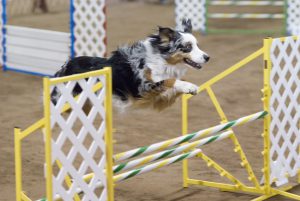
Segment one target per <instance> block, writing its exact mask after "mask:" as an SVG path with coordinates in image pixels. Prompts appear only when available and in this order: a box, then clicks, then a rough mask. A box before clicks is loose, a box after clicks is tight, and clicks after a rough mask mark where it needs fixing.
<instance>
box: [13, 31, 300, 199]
mask: <svg viewBox="0 0 300 201" xmlns="http://www.w3.org/2000/svg"><path fill="white" fill-rule="evenodd" d="M299 47H300V38H299V37H287V38H277V39H272V38H267V39H265V40H264V46H263V47H262V48H261V49H259V50H258V51H256V52H254V53H253V54H251V55H250V56H249V57H247V58H245V59H244V60H242V61H240V62H238V63H237V64H235V65H234V66H232V67H230V68H228V69H227V70H225V71H224V72H223V73H221V74H219V75H217V76H216V77H214V78H212V79H211V80H209V81H207V82H206V83H204V84H203V85H201V86H200V87H199V91H198V92H199V93H201V92H202V91H206V92H207V93H208V95H209V96H210V98H211V99H212V102H213V103H214V105H215V107H216V109H217V111H218V113H219V115H220V117H221V119H222V122H223V123H222V124H220V125H217V126H214V127H211V128H208V129H204V130H200V131H198V132H195V133H191V134H187V129H188V128H187V122H188V100H189V99H190V98H192V95H184V96H183V102H182V111H183V112H182V121H183V127H182V132H183V134H186V135H184V136H182V137H177V138H174V139H171V140H167V141H163V142H159V143H156V144H152V145H149V146H144V147H140V148H137V149H133V150H130V151H127V152H124V153H120V154H116V155H113V143H112V116H111V107H112V106H111V71H110V69H109V68H107V69H104V70H100V71H95V72H90V73H86V74H80V75H74V76H70V77H63V78H55V79H48V78H45V79H44V102H45V104H44V108H45V117H44V118H43V119H41V120H40V121H38V122H36V123H35V124H33V125H32V126H30V127H29V128H27V129H25V130H23V131H21V130H20V129H16V130H15V143H16V147H15V148H16V149H15V154H16V181H17V182H16V188H17V191H16V192H17V200H18V201H19V200H31V199H30V198H29V197H28V196H27V195H26V194H25V189H23V187H22V166H21V159H22V156H21V143H22V140H23V139H24V138H26V137H27V136H29V135H30V134H31V133H33V132H34V131H36V130H38V129H43V130H44V132H45V139H46V145H45V149H46V157H45V158H46V167H47V169H46V183H47V187H46V188H47V195H46V198H44V199H43V200H50V201H51V200H57V199H63V200H73V199H74V200H76V201H77V200H85V199H88V200H102V201H104V200H109V201H113V200H114V187H113V185H114V183H117V182H121V181H124V180H127V179H129V178H132V177H134V176H137V175H140V174H143V173H146V172H149V171H152V170H155V169H159V168H161V167H164V166H167V165H170V164H173V163H175V162H179V161H182V160H183V161H184V162H183V185H184V187H188V186H189V185H203V186H209V187H215V188H218V189H222V190H226V191H238V192H245V193H255V194H258V195H261V197H259V198H256V199H254V200H256V201H257V200H265V199H267V198H269V197H272V196H275V195H278V194H280V195H283V196H286V197H289V198H292V199H295V200H299V199H300V196H299V195H295V194H292V193H289V192H287V190H290V189H291V188H292V187H289V188H282V187H281V186H282V185H283V184H289V180H288V178H289V177H294V176H297V175H298V174H299V172H298V171H299V168H300V163H299V162H298V161H299V160H298V159H299V152H298V147H299V141H298V140H297V139H295V137H294V136H295V135H296V134H297V132H298V131H299V125H297V123H296V124H295V122H299V119H300V115H299V114H300V113H299V108H300V101H299V99H297V98H298V97H299V96H300V90H299V89H300V86H299V84H300V82H299V77H297V75H298V74H299V72H300V61H299V59H300V54H299V51H298V50H299ZM260 56H263V57H264V86H263V89H262V92H263V94H264V95H263V99H262V100H263V103H264V108H263V111H262V112H258V113H255V114H252V115H249V116H246V117H242V118H240V119H237V120H235V121H230V122H228V120H227V117H226V115H225V113H224V111H223V110H222V107H221V105H220V104H219V102H218V100H217V98H216V96H215V94H214V92H213V90H212V85H214V84H215V83H217V82H219V81H221V80H222V79H223V78H224V77H226V76H228V75H230V74H232V73H233V72H235V71H237V70H238V69H240V68H242V67H243V66H245V64H247V63H249V62H250V61H252V60H254V59H256V58H258V57H260ZM283 60H284V62H282V61H283ZM289 73H290V74H291V75H292V76H286V75H287V74H289ZM294 75H295V76H294ZM287 79H288V80H287ZM76 84H79V85H80V87H81V88H82V89H83V91H82V93H81V94H80V95H79V96H78V97H73V95H72V90H73V88H74V87H75V85H76ZM294 85H296V87H295V86H294ZM281 86H284V87H285V88H286V92H284V93H280V92H279V90H278V89H279V88H280V87H281ZM54 89H56V90H59V91H60V92H61V96H60V98H59V100H58V102H57V104H55V105H54V104H53V103H51V101H50V96H51V92H52V91H53V90H54ZM86 100H90V101H91V103H92V108H91V110H90V111H89V113H88V114H86V113H84V112H83V111H82V109H81V107H82V106H83V105H84V103H85V102H86ZM276 101H277V102H279V106H275V102H276ZM69 109H71V111H70V114H69V115H67V117H65V116H64V111H66V110H69ZM294 109H295V110H296V111H298V112H296V113H295V112H293V111H294ZM281 112H284V114H285V115H286V118H285V119H281V118H280V117H279V116H280V113H281ZM98 115H100V116H101V117H102V121H101V122H100V124H99V123H95V119H97V116H98ZM78 119H79V120H80V122H81V123H80V125H81V126H80V128H79V132H75V131H74V130H73V129H72V128H73V126H74V125H75V124H76V122H77V120H78ZM256 119H264V131H263V135H262V136H263V141H264V150H263V151H262V154H263V158H264V166H263V168H262V170H263V173H264V182H263V184H260V183H259V182H258V179H257V177H256V176H255V174H254V172H253V170H252V167H251V165H250V163H249V161H248V160H247V157H246V154H245V153H244V151H243V149H242V147H241V146H240V144H239V141H238V139H237V137H236V134H235V133H234V131H233V130H232V128H233V127H235V126H238V125H241V124H244V123H248V122H251V121H254V120H256ZM287 124H290V125H291V126H290V128H289V129H288V130H284V129H286V125H287ZM274 125H277V127H279V129H275V126H274ZM58 128H59V129H58ZM214 134H215V135H214ZM286 134H287V135H286ZM87 136H90V137H92V138H93V142H92V143H91V144H89V145H88V147H86V145H85V143H84V142H85V138H86V137H87ZM203 137H204V138H203ZM240 137H242V136H240ZM226 138H229V139H231V140H232V141H233V144H234V145H235V146H234V147H235V149H234V151H235V152H236V153H238V154H239V155H240V157H241V165H242V166H243V167H244V168H245V169H246V170H247V172H248V174H249V175H248V178H249V180H250V181H252V183H253V186H248V185H246V184H244V183H243V182H242V181H241V180H239V179H238V178H236V177H235V176H234V175H233V174H231V173H230V172H228V171H227V170H226V169H225V168H223V167H222V166H221V165H219V164H218V163H217V162H215V161H214V160H212V159H211V158H209V157H208V156H207V155H205V153H203V151H202V150H201V149H199V148H200V147H201V146H203V145H206V144H209V143H212V142H215V141H219V140H222V139H226ZM279 138H284V139H285V142H286V143H287V144H281V143H280V142H279ZM193 140H196V141H194V142H190V141H193ZM68 141H69V142H70V143H71V144H72V146H71V148H70V149H69V150H68V152H67V153H65V150H63V149H64V148H65V145H66V142H68ZM176 146H177V147H176ZM287 149H288V150H289V151H288V154H287V155H286V153H287V152H286V150H287ZM98 150H101V153H102V155H101V156H100V157H99V156H98V157H96V158H97V159H95V154H96V153H97V151H98ZM153 152H157V153H154V154H152V155H148V154H151V153H153ZM78 156H81V158H83V160H82V161H81V163H80V164H79V165H77V166H76V164H73V161H74V160H75V159H76V158H77V157H78ZM139 156H141V158H138V159H133V158H135V157H139ZM194 156H198V157H200V158H202V159H203V160H204V161H205V162H207V164H208V167H212V168H214V169H216V170H217V171H218V172H219V173H220V175H221V176H224V177H226V178H228V179H229V181H231V182H233V184H227V183H218V182H211V181H203V180H196V179H191V178H190V177H189V176H188V163H187V160H186V159H188V158H191V157H194ZM128 159H129V161H128ZM124 160H126V162H124ZM293 160H296V162H295V163H294V162H292V161H293ZM117 162H120V163H119V164H115V163H117ZM74 166H76V167H74ZM139 166H142V167H139ZM130 169H131V170H130ZM278 170H280V171H278ZM121 171H127V172H123V173H121ZM274 182H275V183H276V185H277V186H278V187H276V188H275V187H272V186H271V185H272V184H273V183H274ZM299 182H300V181H299ZM96 189H101V190H102V191H101V193H100V194H96V193H95V190H96Z"/></svg>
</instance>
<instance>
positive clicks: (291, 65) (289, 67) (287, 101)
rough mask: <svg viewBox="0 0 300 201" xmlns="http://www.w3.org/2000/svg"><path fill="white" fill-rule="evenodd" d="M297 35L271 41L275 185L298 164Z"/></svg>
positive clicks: (299, 91)
mask: <svg viewBox="0 0 300 201" xmlns="http://www.w3.org/2000/svg"><path fill="white" fill-rule="evenodd" d="M299 50H300V39H299V38H298V39H297V40H295V38H293V37H288V38H286V39H285V40H284V41H282V40H281V39H274V40H273V42H272V45H271V62H272V70H271V78H270V85H271V89H272V95H271V100H270V112H271V125H270V126H271V127H270V141H271V150H270V160H271V179H272V180H276V181H277V185H281V184H284V183H286V182H287V177H293V176H295V175H297V173H298V171H299V168H300V152H299V145H300V125H299V123H300V52H299Z"/></svg>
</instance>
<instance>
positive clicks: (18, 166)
mask: <svg viewBox="0 0 300 201" xmlns="http://www.w3.org/2000/svg"><path fill="white" fill-rule="evenodd" d="M20 132H21V130H20V129H19V128H15V129H14V133H15V171H16V172H15V174H16V200H17V201H21V200H22V156H21V154H22V147H21V140H20Z"/></svg>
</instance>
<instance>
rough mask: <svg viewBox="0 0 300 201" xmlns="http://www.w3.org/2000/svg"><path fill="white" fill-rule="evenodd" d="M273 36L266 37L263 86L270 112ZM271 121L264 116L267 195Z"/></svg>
mask: <svg viewBox="0 0 300 201" xmlns="http://www.w3.org/2000/svg"><path fill="white" fill-rule="evenodd" d="M272 40H273V39H272V38H265V39H264V88H263V94H264V95H263V96H264V97H263V99H262V100H263V105H264V111H266V112H268V114H270V97H271V87H270V74H271V68H272V63H271V58H270V48H271V44H272ZM270 122H271V116H270V115H267V116H265V117H264V132H263V138H264V151H263V152H262V153H263V156H264V168H263V170H262V171H263V173H264V178H265V184H264V190H265V193H266V194H267V195H269V194H270V193H271V181H270V133H269V132H270Z"/></svg>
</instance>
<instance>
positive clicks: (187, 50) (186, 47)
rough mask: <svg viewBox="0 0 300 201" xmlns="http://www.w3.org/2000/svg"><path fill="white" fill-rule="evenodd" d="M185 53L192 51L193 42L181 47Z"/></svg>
mask: <svg viewBox="0 0 300 201" xmlns="http://www.w3.org/2000/svg"><path fill="white" fill-rule="evenodd" d="M181 50H182V51H183V52H184V53H188V52H191V51H192V44H190V43H188V44H186V45H184V46H183V47H182V49H181Z"/></svg>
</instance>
